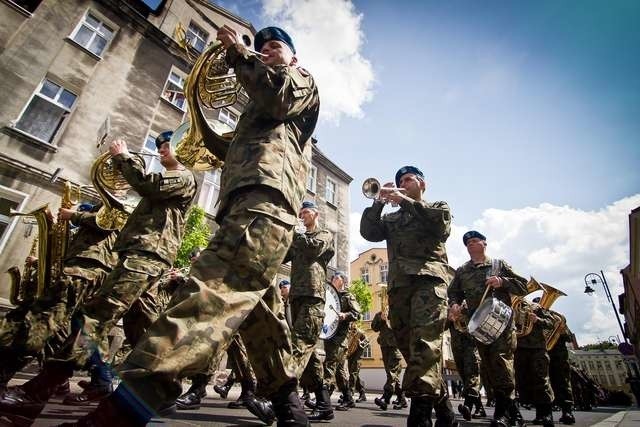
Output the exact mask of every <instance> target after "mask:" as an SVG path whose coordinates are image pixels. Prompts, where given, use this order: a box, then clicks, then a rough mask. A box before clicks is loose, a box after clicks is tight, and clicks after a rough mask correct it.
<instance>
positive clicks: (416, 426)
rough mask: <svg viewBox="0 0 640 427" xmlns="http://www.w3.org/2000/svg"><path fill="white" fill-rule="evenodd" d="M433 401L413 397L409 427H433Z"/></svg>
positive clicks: (408, 419)
mask: <svg viewBox="0 0 640 427" xmlns="http://www.w3.org/2000/svg"><path fill="white" fill-rule="evenodd" d="M432 408H433V400H432V399H429V398H426V397H412V398H411V407H410V408H409V417H407V427H432V426H433V423H432V421H431V410H432Z"/></svg>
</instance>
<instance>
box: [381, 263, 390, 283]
mask: <svg viewBox="0 0 640 427" xmlns="http://www.w3.org/2000/svg"><path fill="white" fill-rule="evenodd" d="M388 277H389V264H387V263H386V262H383V263H382V264H380V282H382V283H387V278H388Z"/></svg>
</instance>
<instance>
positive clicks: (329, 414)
mask: <svg viewBox="0 0 640 427" xmlns="http://www.w3.org/2000/svg"><path fill="white" fill-rule="evenodd" d="M315 394H316V407H315V409H314V410H313V412H311V415H309V421H312V422H313V421H329V420H332V419H333V417H334V415H333V408H332V407H331V398H330V397H329V390H328V388H327V386H325V385H323V386H322V387H320V388H319V389H318V390H316V392H315Z"/></svg>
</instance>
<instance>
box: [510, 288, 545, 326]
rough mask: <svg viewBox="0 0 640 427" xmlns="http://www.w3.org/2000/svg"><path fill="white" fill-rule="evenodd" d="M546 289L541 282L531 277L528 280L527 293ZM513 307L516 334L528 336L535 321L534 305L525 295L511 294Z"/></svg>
mask: <svg viewBox="0 0 640 427" xmlns="http://www.w3.org/2000/svg"><path fill="white" fill-rule="evenodd" d="M540 289H544V288H543V287H542V285H541V284H540V282H538V281H537V280H536V279H534V278H533V277H531V278H530V279H529V282H527V295H529V294H531V293H533V292H535V291H539V290H540ZM511 308H512V309H513V313H514V316H513V323H514V325H515V328H516V335H517V336H518V338H519V337H524V336H527V335H529V334H530V333H531V331H532V330H533V322H532V321H531V316H530V314H531V313H532V312H533V306H532V305H531V303H530V302H529V301H527V300H526V299H525V298H524V296H520V295H518V296H515V295H512V296H511Z"/></svg>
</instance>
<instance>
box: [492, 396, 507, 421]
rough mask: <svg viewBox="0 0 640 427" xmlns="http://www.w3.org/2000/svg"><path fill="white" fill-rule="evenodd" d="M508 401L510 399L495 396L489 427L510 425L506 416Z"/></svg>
mask: <svg viewBox="0 0 640 427" xmlns="http://www.w3.org/2000/svg"><path fill="white" fill-rule="evenodd" d="M509 401H510V399H508V398H504V397H496V399H495V409H494V411H493V419H492V420H491V427H509V426H510V425H511V422H510V421H509V418H508V417H507V406H508V404H509Z"/></svg>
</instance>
